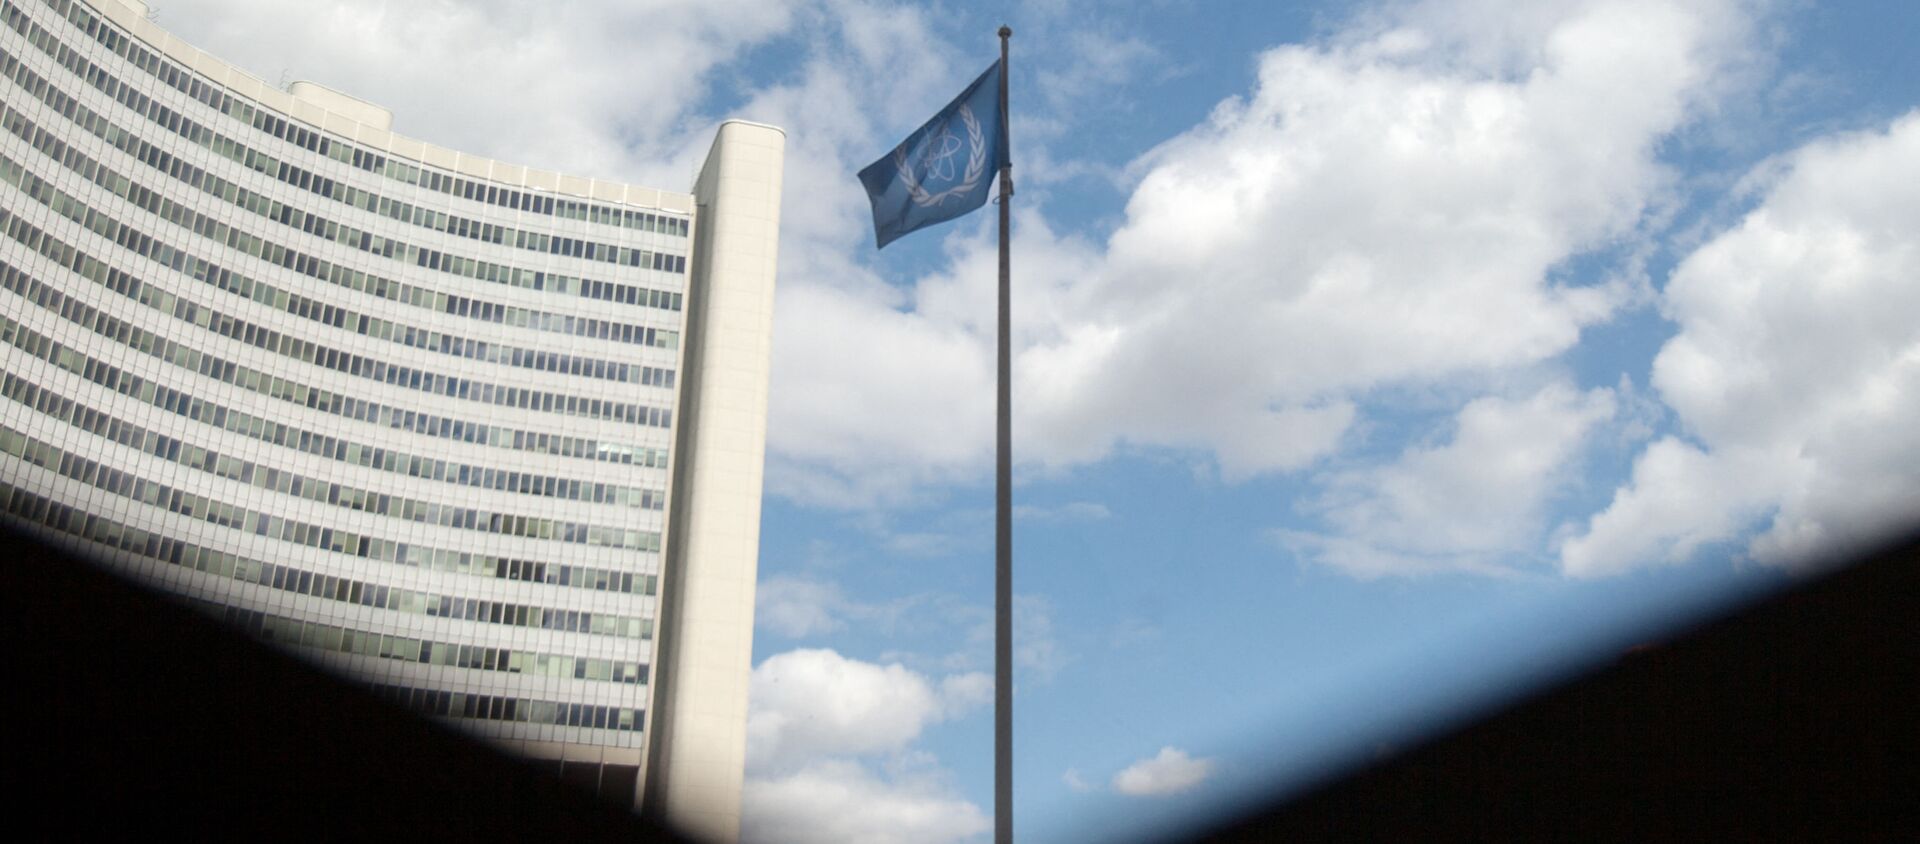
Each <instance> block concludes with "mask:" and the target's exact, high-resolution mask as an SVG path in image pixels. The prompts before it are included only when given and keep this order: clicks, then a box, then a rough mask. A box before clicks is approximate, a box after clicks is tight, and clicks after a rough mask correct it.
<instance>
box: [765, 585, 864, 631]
mask: <svg viewBox="0 0 1920 844" xmlns="http://www.w3.org/2000/svg"><path fill="white" fill-rule="evenodd" d="M849 603H850V602H849V601H848V600H847V598H846V596H845V595H843V594H841V592H840V587H838V586H836V585H834V584H831V583H823V582H820V581H814V580H805V579H801V578H794V577H774V578H768V579H766V580H763V581H761V582H760V585H759V587H758V588H757V589H756V590H755V592H754V598H753V604H754V606H753V623H754V626H756V627H759V628H761V629H764V630H771V631H773V632H775V633H778V634H780V635H782V636H787V637H790V638H799V637H801V636H817V635H820V634H822V633H832V632H833V631H835V630H839V629H841V628H842V627H845V626H846V625H845V623H844V622H843V621H842V620H841V614H842V613H844V612H845V610H846V608H847V606H848V604H849Z"/></svg>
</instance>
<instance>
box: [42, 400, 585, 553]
mask: <svg viewBox="0 0 1920 844" xmlns="http://www.w3.org/2000/svg"><path fill="white" fill-rule="evenodd" d="M43 395H44V396H46V397H47V401H48V403H49V405H50V406H49V407H48V408H47V409H46V411H48V412H47V415H50V416H54V417H56V418H66V419H69V420H71V423H70V424H72V425H74V427H77V428H80V429H81V430H84V431H87V432H88V433H91V434H95V435H98V436H100V437H103V438H105V439H109V440H112V441H114V442H117V443H119V444H121V445H123V446H126V447H128V448H131V449H134V450H135V451H140V452H143V453H146V454H151V455H153V456H155V457H158V458H161V459H162V460H166V461H168V462H170V463H174V464H177V465H180V466H185V467H188V468H190V469H198V470H200V471H202V472H206V473H209V474H212V475H217V476H219V477H222V478H226V479H228V480H234V481H239V482H240V483H243V484H247V485H249V486H252V487H255V488H257V489H264V490H269V491H273V492H278V493H280V494H282V495H289V496H293V497H295V498H304V499H306V500H308V501H314V502H318V503H322V504H328V505H331V506H334V507H340V508H343V509H347V510H355V511H359V512H365V513H372V514H374V515H378V516H387V517H389V518H394V519H399V520H401V521H409V522H417V523H424V524H434V525H439V526H441V527H446V528H455V529H460V530H471V531H478V532H481V533H493V534H504V535H507V536H520V537H525V538H528V539H550V540H555V541H559V542H568V543H574V544H584V543H586V542H587V541H588V537H591V536H596V535H599V536H613V535H620V534H621V533H622V530H621V529H619V528H613V527H603V526H598V525H587V524H581V523H578V522H568V521H563V520H559V519H543V518H540V517H537V516H516V515H513V514H511V513H492V512H488V511H486V510H481V509H478V508H473V507H459V506H455V505H452V504H440V503H438V502H433V501H421V500H418V499H413V498H407V497H404V496H399V495H386V494H382V493H377V492H373V491H371V490H365V489H357V488H355V487H352V486H347V485H344V484H338V483H333V482H330V481H327V480H324V479H319V478H310V477H307V476H305V475H301V474H298V473H295V472H290V471H285V470H281V469H276V468H274V467H271V466H265V465H261V464H259V463H255V462H253V461H251V460H242V459H240V458H237V457H233V456H231V455H223V454H221V453H219V452H217V451H214V450H212V449H206V448H201V447H199V446H196V445H192V444H190V443H186V442H182V441H181V440H179V439H178V438H176V437H170V436H167V435H165V434H162V433H160V432H158V431H151V430H148V429H146V428H143V427H141V426H139V425H135V424H133V423H132V422H125V421H122V420H119V419H115V418H113V417H112V416H109V415H107V414H105V413H101V412H99V411H97V410H94V409H92V408H88V407H85V406H84V405H77V404H75V403H72V402H71V401H70V400H68V399H59V398H57V397H53V396H52V395H51V394H50V393H48V394H43ZM81 480H83V481H85V482H87V483H93V479H92V477H91V476H89V477H85V478H82V479H81ZM111 491H113V492H116V493H119V492H124V490H119V489H113V490H111ZM600 544H607V543H600Z"/></svg>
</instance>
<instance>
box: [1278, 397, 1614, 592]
mask: <svg viewBox="0 0 1920 844" xmlns="http://www.w3.org/2000/svg"><path fill="white" fill-rule="evenodd" d="M1615 404H1616V402H1615V399H1614V394H1613V391H1612V390H1607V389H1596V390H1591V391H1587V392H1584V393H1583V392H1580V391H1578V390H1575V389H1573V388H1572V387H1570V386H1568V385H1566V384H1562V383H1556V384H1551V385H1548V386H1546V387H1544V388H1542V389H1540V390H1538V391H1537V392H1535V393H1533V394H1532V395H1529V396H1522V397H1518V398H1507V397H1503V396H1485V397H1481V398H1478V399H1475V400H1473V401H1471V402H1468V403H1467V405H1466V406H1465V407H1463V408H1461V410H1460V411H1459V413H1458V414H1456V415H1455V417H1454V420H1453V434H1452V439H1451V440H1450V441H1448V442H1447V443H1445V444H1442V445H1433V446H1413V447H1410V448H1408V449H1407V450H1406V451H1404V452H1403V453H1402V454H1400V455H1399V457H1398V458H1397V459H1396V460H1394V461H1393V462H1391V463H1388V464H1385V465H1381V466H1374V467H1368V468H1364V469H1350V470H1346V471H1342V472H1337V473H1332V474H1330V475H1328V476H1326V477H1324V478H1320V479H1319V481H1320V483H1321V484H1322V486H1323V487H1325V490H1326V491H1325V492H1324V493H1323V495H1322V497H1321V499H1320V500H1319V501H1317V502H1315V503H1314V504H1313V505H1312V508H1313V509H1315V510H1318V511H1319V512H1320V513H1321V515H1322V517H1323V518H1324V519H1325V520H1326V521H1327V522H1329V523H1330V525H1331V527H1332V528H1334V529H1333V530H1332V531H1329V532H1324V533H1315V532H1306V531H1281V532H1279V533H1278V534H1277V536H1278V538H1279V539H1280V540H1281V541H1282V542H1283V543H1284V544H1286V545H1289V546H1291V547H1293V548H1294V549H1295V550H1297V551H1300V552H1304V553H1305V554H1307V555H1308V556H1309V558H1311V559H1314V560H1316V561H1318V562H1320V563H1322V564H1324V565H1330V566H1333V567H1335V568H1339V569H1343V570H1345V571H1348V572H1350V573H1352V574H1355V575H1359V576H1363V577H1372V576H1379V575H1383V574H1418V573H1423V572H1433V571H1443V570H1486V571H1498V570H1501V569H1503V568H1505V567H1506V566H1507V565H1508V560H1510V559H1512V558H1513V557H1515V556H1521V557H1524V556H1525V555H1528V554H1530V553H1537V552H1539V551H1541V550H1543V545H1542V541H1543V533H1544V531H1545V514H1546V507H1547V505H1548V504H1549V503H1550V501H1551V500H1552V497H1553V494H1554V493H1555V492H1557V491H1558V490H1559V489H1560V488H1561V487H1562V486H1563V485H1564V484H1565V483H1566V482H1567V481H1568V480H1569V479H1570V477H1571V474H1572V473H1571V469H1572V468H1573V466H1572V461H1573V459H1574V458H1575V457H1576V456H1578V455H1579V454H1580V453H1581V446H1582V445H1583V444H1584V443H1585V442H1586V441H1587V440H1588V438H1589V434H1590V432H1591V431H1592V430H1594V429H1595V428H1596V426H1598V425H1600V424H1601V423H1603V422H1605V421H1607V420H1608V419H1611V418H1612V417H1613V416H1614V412H1615Z"/></svg>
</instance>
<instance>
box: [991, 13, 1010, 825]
mask: <svg viewBox="0 0 1920 844" xmlns="http://www.w3.org/2000/svg"><path fill="white" fill-rule="evenodd" d="M1012 37H1013V29H1012V28H1011V27H1007V26H1002V27H1000V126H1001V130H1002V131H1004V132H1007V133H1008V135H1009V136H1011V134H1012V133H1011V131H1010V130H1011V126H1010V125H1009V124H1008V123H1007V113H1008V109H1007V40H1008V39H1010V38H1012ZM1007 158H1008V162H1007V163H1005V164H1003V165H1002V166H1001V168H1000V401H999V405H1000V416H999V420H998V425H997V427H998V440H999V442H998V449H997V451H998V453H997V454H996V456H995V466H994V487H995V496H994V497H995V501H994V518H993V523H994V576H993V593H994V594H993V614H994V635H993V840H994V844H1013V457H1012V445H1013V422H1012V418H1013V416H1012V409H1013V392H1012V390H1011V389H1010V387H1009V384H1010V383H1011V381H1012V380H1013V379H1012V378H1011V377H1010V375H1009V373H1010V372H1011V370H1012V365H1011V358H1012V355H1011V352H1010V347H1009V345H1008V341H1007V334H1008V331H1007V329H1008V325H1009V323H1010V322H1011V320H1010V319H1009V318H1008V307H1007V291H1008V288H1009V287H1010V284H1009V283H1008V278H1009V276H1010V275H1011V272H1010V266H1011V265H1010V264H1009V262H1008V261H1007V248H1008V245H1009V244H1008V240H1009V238H1010V234H1009V232H1010V230H1011V229H1012V226H1013V222H1012V219H1013V218H1012V206H1011V205H1010V204H1009V200H1011V199H1012V198H1013V164H1012V163H1011V159H1012V151H1011V150H1008V156H1007Z"/></svg>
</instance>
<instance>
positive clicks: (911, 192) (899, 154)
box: [893, 104, 987, 208]
mask: <svg viewBox="0 0 1920 844" xmlns="http://www.w3.org/2000/svg"><path fill="white" fill-rule="evenodd" d="M960 120H961V121H962V122H964V123H966V125H967V143H968V144H969V145H970V146H971V147H972V150H971V151H970V152H968V153H967V170H966V172H965V173H964V174H962V177H961V180H960V183H959V184H957V185H954V186H953V187H950V188H947V189H946V190H943V191H941V192H939V193H932V192H929V191H928V190H927V189H926V187H924V186H922V185H921V184H920V179H919V178H918V177H916V176H915V175H914V174H913V168H912V167H909V166H907V150H906V149H905V148H904V147H902V148H901V149H897V150H894V153H893V166H894V169H897V170H899V171H900V181H901V182H902V183H904V184H905V185H906V186H907V195H908V196H910V197H912V198H913V203H914V204H915V205H919V206H921V207H923V208H929V207H932V206H935V205H939V204H940V203H942V202H945V201H947V200H948V199H951V198H953V197H956V196H963V195H965V194H969V193H972V192H973V189H974V187H975V186H976V185H978V184H980V177H981V175H983V174H985V173H986V170H987V142H986V136H985V133H983V132H981V131H980V121H979V120H978V119H977V118H975V117H974V116H973V107H972V106H970V105H967V104H962V105H961V106H960Z"/></svg>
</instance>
